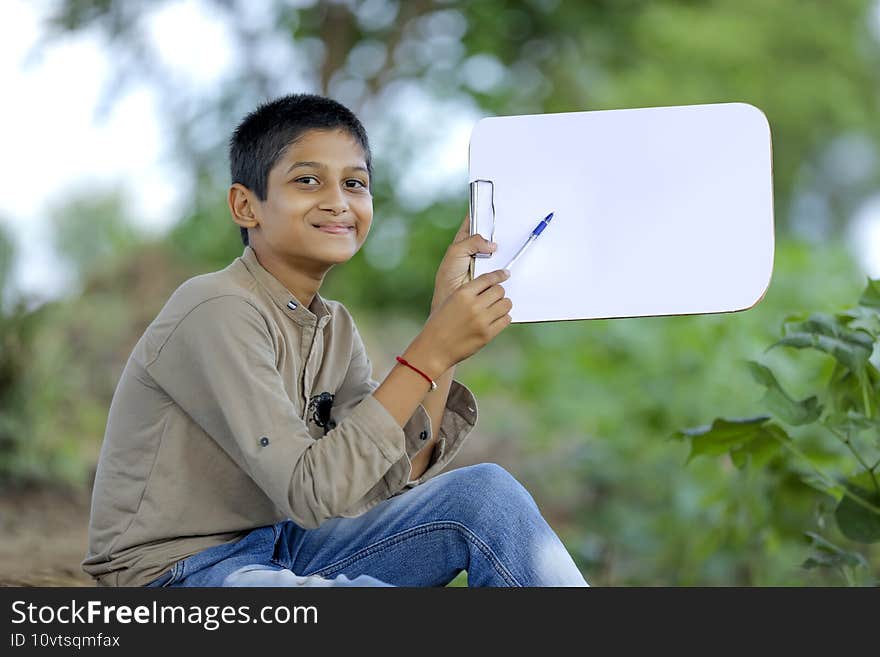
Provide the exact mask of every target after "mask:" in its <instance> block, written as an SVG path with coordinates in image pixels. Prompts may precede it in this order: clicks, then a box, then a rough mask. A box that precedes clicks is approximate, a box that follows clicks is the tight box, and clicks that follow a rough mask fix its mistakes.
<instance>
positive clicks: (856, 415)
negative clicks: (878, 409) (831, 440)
mask: <svg viewBox="0 0 880 657" xmlns="http://www.w3.org/2000/svg"><path fill="white" fill-rule="evenodd" d="M822 424H824V425H825V426H827V427H829V428H832V429H835V430H836V431H839V432H841V433H858V432H859V431H868V430H873V431H877V432H880V417H872V418H868V417H865V416H864V415H862V414H861V413H860V412H858V411H853V410H848V411H847V412H846V413H829V414H828V415H827V416H826V417H825V419H824V420H823V422H822Z"/></svg>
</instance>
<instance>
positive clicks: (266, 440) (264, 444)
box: [260, 436, 269, 447]
mask: <svg viewBox="0 0 880 657" xmlns="http://www.w3.org/2000/svg"><path fill="white" fill-rule="evenodd" d="M260 444H261V445H262V446H263V447H265V446H266V445H268V444H269V439H268V438H267V437H266V436H263V437H262V438H260Z"/></svg>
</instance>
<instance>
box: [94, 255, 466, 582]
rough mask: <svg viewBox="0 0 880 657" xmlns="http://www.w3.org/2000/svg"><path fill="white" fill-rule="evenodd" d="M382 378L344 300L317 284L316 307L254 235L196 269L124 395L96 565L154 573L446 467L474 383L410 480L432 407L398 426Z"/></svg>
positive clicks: (97, 494)
mask: <svg viewBox="0 0 880 657" xmlns="http://www.w3.org/2000/svg"><path fill="white" fill-rule="evenodd" d="M378 385H379V384H378V382H376V381H375V380H373V378H372V365H371V363H370V359H369V358H368V357H367V354H366V350H365V349H364V344H363V341H362V340H361V337H360V335H359V334H358V331H357V328H356V327H355V324H354V321H353V320H352V317H351V315H350V314H349V312H348V310H346V308H345V306H343V305H342V304H341V303H339V302H337V301H332V300H329V299H322V298H321V297H320V295H317V294H316V295H315V298H314V300H313V301H312V304H311V305H310V306H309V307H308V308H304V307H303V306H302V305H301V304H300V303H299V301H298V300H297V299H295V298H294V297H293V295H292V294H291V293H290V292H289V291H288V290H287V289H286V288H285V287H284V285H283V284H282V283H281V282H280V281H278V280H277V279H276V278H275V277H274V276H272V274H270V273H269V272H268V271H267V270H266V269H264V268H263V267H262V266H261V265H260V263H259V261H258V260H257V258H256V254H255V253H254V251H253V249H252V248H251V247H245V250H244V254H243V255H242V256H241V257H240V258H236V259H235V260H234V261H233V262H232V263H231V264H230V265H229V266H228V267H226V268H225V269H223V270H221V271H217V272H213V273H210V274H205V275H202V276H196V277H194V278H191V279H190V280H188V281H186V282H185V283H183V285H181V286H180V287H179V288H178V289H177V290H176V291H175V292H174V294H172V296H171V298H170V299H169V300H168V302H167V303H166V304H165V307H164V308H163V309H162V311H161V312H160V313H159V315H158V316H157V317H156V319H155V320H154V321H153V322H152V324H150V326H149V327H148V328H147V330H146V332H145V333H144V335H143V336H142V337H141V339H140V340H139V341H138V343H137V344H136V345H135V347H134V350H133V351H132V353H131V356H130V357H129V359H128V362H127V363H126V366H125V369H124V370H123V372H122V376H121V378H120V380H119V383H118V385H117V387H116V391H115V393H114V395H113V401H112V403H111V405H110V413H109V417H108V420H107V429H106V433H105V436H104V443H103V446H102V448H101V456H100V459H99V462H98V470H97V475H96V478H95V485H94V490H93V493H92V508H91V518H90V523H89V553H88V555H87V556H86V559H85V561H83V569H84V570H85V571H86V572H87V573H89V574H91V575H92V576H94V577H96V578H97V579H98V582H99V583H100V584H103V585H110V586H113V585H117V586H140V585H144V584H147V583H149V582H150V581H152V580H153V579H155V578H156V577H158V576H159V575H161V574H162V573H163V572H164V571H166V570H167V569H168V568H169V567H171V566H172V565H173V564H174V562H176V561H178V560H180V559H183V558H185V557H188V556H190V555H192V554H195V553H196V552H200V551H201V550H204V549H206V548H209V547H212V546H214V545H218V544H221V543H225V542H229V541H234V540H238V539H240V538H242V537H243V536H244V535H245V534H246V533H247V532H248V531H249V530H251V529H254V528H256V527H261V526H265V525H270V524H273V523H276V522H278V521H280V520H284V519H286V518H289V519H291V520H293V521H294V522H295V523H296V524H298V525H300V526H301V527H304V528H307V529H311V528H315V527H318V526H319V525H320V524H321V523H322V522H324V521H325V520H327V519H328V518H332V517H336V516H342V517H354V516H358V515H360V514H362V513H364V512H365V511H366V510H367V509H370V508H371V507H373V506H375V505H376V504H378V503H379V502H381V501H382V500H385V499H387V498H389V497H391V496H393V495H396V494H399V493H401V492H403V491H405V490H406V489H408V488H411V487H412V486H416V485H418V484H420V483H423V482H424V481H426V480H428V479H430V478H431V477H433V476H434V475H436V474H438V473H439V472H440V471H441V470H442V469H443V468H444V467H445V466H446V465H447V464H448V463H449V461H450V460H451V459H452V458H453V457H454V456H455V455H456V453H457V452H458V451H459V449H460V448H461V445H462V443H463V441H464V440H465V438H466V437H467V435H468V434H469V433H470V431H471V429H473V427H474V425H475V424H476V421H477V404H476V400H475V399H474V396H473V394H472V393H471V391H470V390H469V389H468V388H467V387H466V386H464V385H462V384H461V383H459V382H458V381H453V382H452V385H451V387H450V391H449V397H448V401H447V404H446V409H445V411H444V414H443V419H442V421H441V424H440V427H439V433H438V442H437V445H436V446H435V448H434V451H433V455H432V459H431V463H430V465H429V466H428V469H427V470H426V471H425V473H424V474H423V475H422V476H421V477H420V478H419V479H418V480H417V481H414V482H409V481H408V478H409V474H410V459H411V458H412V457H413V456H414V455H415V454H416V453H417V452H418V451H419V450H420V449H421V447H422V446H423V445H424V444H425V441H426V440H428V438H430V436H431V435H432V434H431V431H432V427H431V419H430V417H429V416H428V414H427V412H426V411H425V408H424V407H423V406H421V405H420V406H419V407H418V408H417V409H416V412H415V413H414V414H413V416H412V418H411V419H410V420H409V421H408V423H407V424H406V426H405V427H404V428H403V429H401V427H400V426H399V425H398V424H397V422H396V421H395V420H394V418H393V417H392V415H391V414H390V413H389V412H388V411H387V410H386V409H385V407H384V406H382V404H380V403H379V402H378V401H377V400H376V398H375V397H373V396H372V394H371V393H372V391H373V390H375V389H376V388H377V387H378ZM328 411H329V412H328Z"/></svg>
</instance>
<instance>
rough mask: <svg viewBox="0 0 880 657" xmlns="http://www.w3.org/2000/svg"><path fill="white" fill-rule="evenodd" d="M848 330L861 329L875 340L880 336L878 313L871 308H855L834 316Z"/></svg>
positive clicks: (879, 315) (879, 314)
mask: <svg viewBox="0 0 880 657" xmlns="http://www.w3.org/2000/svg"><path fill="white" fill-rule="evenodd" d="M835 317H837V318H838V319H840V320H841V321H842V322H843V323H844V324H846V326H847V328H848V329H850V330H855V329H862V330H864V331H867V332H868V333H870V334H871V335H872V336H873V338H874V339H875V340H876V339H877V336H878V335H880V312H878V311H876V310H873V309H871V308H864V307H862V306H856V307H855V308H850V309H848V310H844V311H843V312H840V313H838V314H837V315H835Z"/></svg>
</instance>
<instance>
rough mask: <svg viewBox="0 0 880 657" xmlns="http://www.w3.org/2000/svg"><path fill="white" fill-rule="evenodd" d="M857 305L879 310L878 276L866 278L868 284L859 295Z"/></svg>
mask: <svg viewBox="0 0 880 657" xmlns="http://www.w3.org/2000/svg"><path fill="white" fill-rule="evenodd" d="M859 305H860V306H865V307H866V308H875V309H876V310H880V278H874V279H871V278H869V279H868V285H867V286H866V287H865V291H864V292H862V296H861V297H859Z"/></svg>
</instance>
